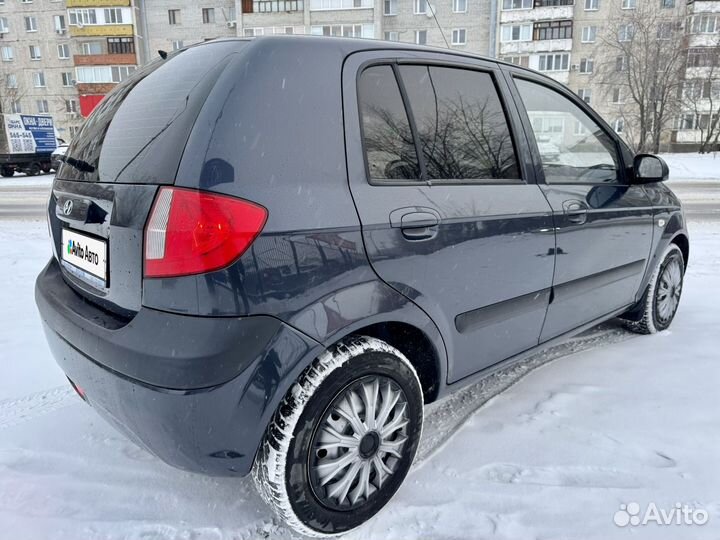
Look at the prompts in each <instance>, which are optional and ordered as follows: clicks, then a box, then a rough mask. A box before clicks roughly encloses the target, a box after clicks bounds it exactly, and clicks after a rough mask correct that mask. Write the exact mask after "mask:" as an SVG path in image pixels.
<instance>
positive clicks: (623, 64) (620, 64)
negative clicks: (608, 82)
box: [615, 56, 627, 71]
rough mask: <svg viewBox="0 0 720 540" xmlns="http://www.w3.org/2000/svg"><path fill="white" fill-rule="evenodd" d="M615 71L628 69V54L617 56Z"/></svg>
mask: <svg viewBox="0 0 720 540" xmlns="http://www.w3.org/2000/svg"><path fill="white" fill-rule="evenodd" d="M615 71H627V57H626V56H618V57H616V58H615Z"/></svg>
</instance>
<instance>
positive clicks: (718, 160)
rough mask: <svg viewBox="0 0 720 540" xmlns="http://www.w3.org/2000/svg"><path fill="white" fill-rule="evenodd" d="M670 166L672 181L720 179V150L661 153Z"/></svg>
mask: <svg viewBox="0 0 720 540" xmlns="http://www.w3.org/2000/svg"><path fill="white" fill-rule="evenodd" d="M660 156H661V157H662V158H663V159H664V160H665V162H666V163H667V164H668V167H669V168H670V181H671V182H674V181H678V180H719V181H720V152H713V153H711V154H695V153H687V154H660Z"/></svg>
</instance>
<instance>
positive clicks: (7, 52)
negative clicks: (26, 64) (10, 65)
mask: <svg viewBox="0 0 720 540" xmlns="http://www.w3.org/2000/svg"><path fill="white" fill-rule="evenodd" d="M1 54H2V60H3V62H12V61H13V59H14V58H15V53H14V51H13V48H12V47H10V46H9V45H6V46H5V47H3V48H2V53H1Z"/></svg>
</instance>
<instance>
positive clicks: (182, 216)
mask: <svg viewBox="0 0 720 540" xmlns="http://www.w3.org/2000/svg"><path fill="white" fill-rule="evenodd" d="M267 215H268V212H267V210H266V209H265V208H263V207H262V206H259V205H257V204H254V203H251V202H249V201H246V200H243V199H237V198H235V197H228V196H226V195H217V194H214V193H208V192H204V191H197V190H192V189H181V188H170V187H163V188H160V191H159V192H158V195H157V197H156V199H155V203H154V204H153V207H152V210H151V211H150V217H149V218H148V221H147V224H146V225H145V277H149V278H156V277H173V276H175V277H177V276H187V275H191V274H202V273H205V272H212V271H213V270H218V269H220V268H224V267H226V266H228V265H229V264H230V263H232V262H233V261H235V260H237V259H238V257H240V256H241V255H242V254H243V253H244V252H245V250H247V248H248V247H250V245H251V244H252V243H253V241H254V240H255V238H256V237H257V235H258V234H260V231H262V228H263V227H264V226H265V221H266V220H267Z"/></svg>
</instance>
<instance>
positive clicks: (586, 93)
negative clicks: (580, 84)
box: [578, 88, 592, 105]
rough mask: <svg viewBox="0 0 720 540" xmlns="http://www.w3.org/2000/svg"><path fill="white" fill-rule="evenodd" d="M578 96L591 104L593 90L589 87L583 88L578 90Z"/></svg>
mask: <svg viewBox="0 0 720 540" xmlns="http://www.w3.org/2000/svg"><path fill="white" fill-rule="evenodd" d="M578 97H579V98H580V99H582V100H583V101H584V102H585V103H587V104H588V105H590V98H592V90H590V89H589V88H581V89H580V90H578Z"/></svg>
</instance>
